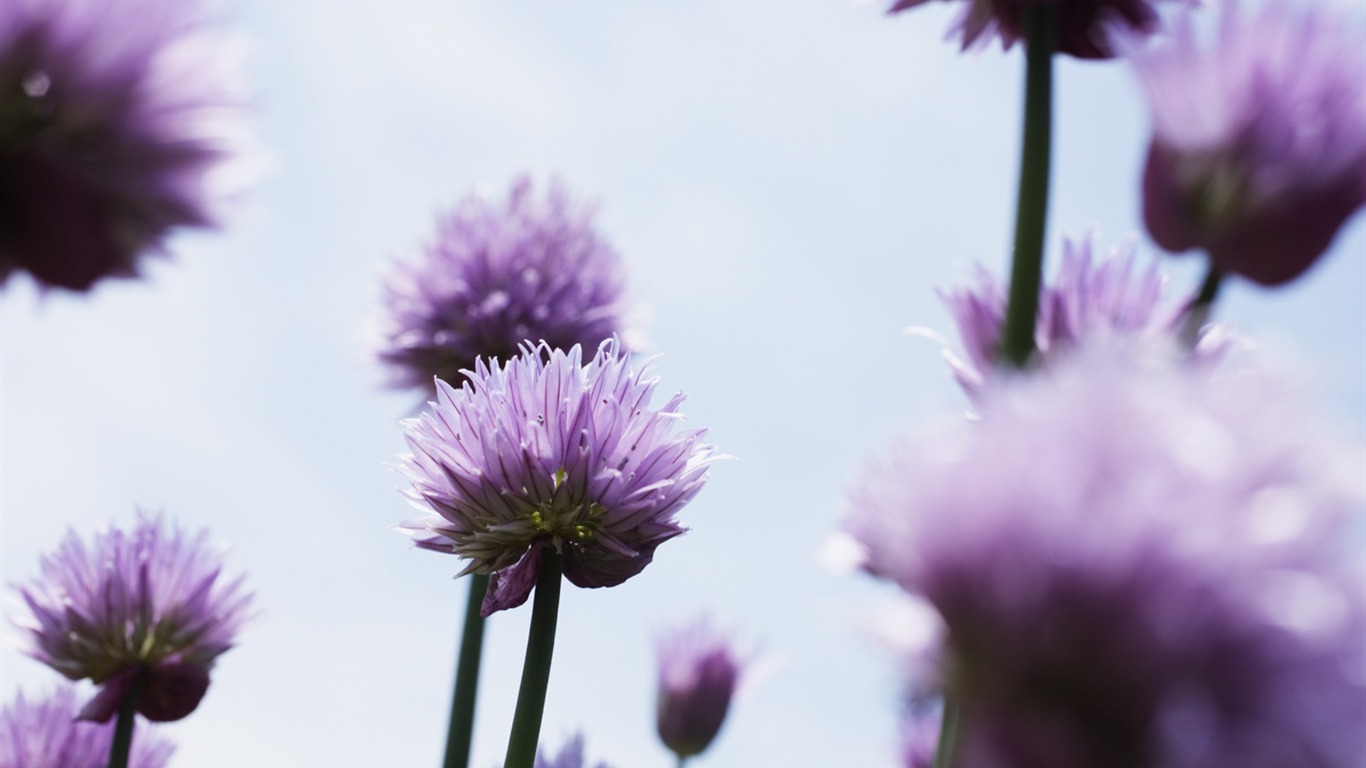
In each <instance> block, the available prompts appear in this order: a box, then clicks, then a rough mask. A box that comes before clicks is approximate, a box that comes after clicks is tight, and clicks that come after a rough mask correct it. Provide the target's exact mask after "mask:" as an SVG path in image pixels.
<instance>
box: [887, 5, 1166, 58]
mask: <svg viewBox="0 0 1366 768" xmlns="http://www.w3.org/2000/svg"><path fill="white" fill-rule="evenodd" d="M927 2H929V0H895V2H893V3H892V7H891V9H890V11H889V12H890V13H899V12H901V11H905V10H908V9H910V8H915V7H916V6H919V5H924V4H925V3H927ZM955 2H961V3H962V5H963V6H964V7H963V10H962V13H961V14H959V16H958V20H957V21H956V22H954V26H953V28H952V29H951V30H950V32H949V36H950V37H958V36H961V37H962V38H963V50H965V51H966V50H968V49H969V48H980V47H982V46H984V45H986V44H987V43H989V42H990V41H991V39H992V38H993V37H999V38H1000V39H1001V45H1002V47H1004V48H1007V49H1008V48H1010V47H1011V46H1012V45H1014V44H1015V43H1016V41H1020V40H1023V39H1024V36H1025V14H1026V12H1027V11H1028V10H1029V9H1030V8H1031V7H1034V6H1045V5H1051V6H1055V7H1056V8H1057V20H1058V32H1057V47H1056V50H1057V51H1058V52H1060V53H1066V54H1069V55H1071V56H1075V57H1076V58H1079V59H1109V58H1113V57H1114V56H1115V55H1116V52H1115V46H1114V44H1113V41H1112V39H1111V38H1112V37H1113V35H1114V32H1115V30H1117V29H1125V30H1129V31H1130V33H1131V34H1132V33H1147V32H1152V31H1154V30H1155V29H1156V28H1157V26H1158V16H1157V2H1156V0H955Z"/></svg>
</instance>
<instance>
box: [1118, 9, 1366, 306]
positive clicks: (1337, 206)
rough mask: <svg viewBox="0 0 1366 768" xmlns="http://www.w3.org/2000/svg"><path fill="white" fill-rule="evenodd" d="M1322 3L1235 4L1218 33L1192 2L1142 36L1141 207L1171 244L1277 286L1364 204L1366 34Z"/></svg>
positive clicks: (1158, 235)
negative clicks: (1207, 27)
mask: <svg viewBox="0 0 1366 768" xmlns="http://www.w3.org/2000/svg"><path fill="white" fill-rule="evenodd" d="M1313 5H1314V4H1313V3H1309V4H1306V7H1305V8H1303V9H1301V10H1293V9H1292V8H1291V6H1290V5H1289V4H1288V3H1286V2H1282V1H1281V0H1272V2H1269V3H1267V4H1265V5H1264V6H1262V7H1261V8H1260V10H1259V11H1257V12H1256V13H1255V15H1252V16H1250V17H1249V16H1248V15H1246V14H1242V13H1239V10H1238V4H1237V3H1227V4H1225V6H1224V8H1223V10H1222V11H1221V14H1222V15H1221V16H1220V17H1219V18H1218V21H1217V23H1218V29H1217V32H1216V35H1215V38H1214V40H1213V41H1212V42H1210V43H1208V44H1206V43H1205V42H1202V41H1201V39H1200V35H1199V34H1198V32H1197V30H1196V23H1195V21H1193V20H1192V18H1191V16H1190V15H1188V16H1186V17H1184V18H1182V19H1181V21H1180V23H1179V24H1178V25H1177V26H1176V29H1175V31H1174V34H1173V36H1172V37H1171V39H1169V40H1163V41H1161V42H1160V43H1158V44H1155V45H1153V46H1151V47H1150V48H1148V49H1143V48H1142V47H1141V46H1138V45H1135V46H1134V47H1135V49H1136V50H1135V51H1134V65H1135V68H1136V71H1137V73H1138V78H1139V81H1140V83H1141V84H1142V86H1143V88H1144V90H1145V91H1146V92H1147V97H1148V102H1149V106H1150V107H1151V110H1152V117H1153V139H1152V143H1151V145H1150V146H1149V149H1148V159H1147V164H1146V167H1145V169H1144V173H1143V216H1144V220H1145V222H1146V223H1147V227H1148V232H1149V233H1150V234H1151V235H1152V237H1153V239H1154V240H1155V241H1157V243H1158V245H1160V246H1162V247H1163V248H1165V249H1166V250H1168V251H1172V252H1181V251H1186V250H1190V249H1192V248H1200V249H1203V250H1205V251H1206V252H1207V253H1208V254H1209V258H1210V260H1211V261H1212V263H1213V265H1214V266H1215V267H1216V268H1218V269H1220V270H1222V271H1224V272H1229V273H1236V274H1240V275H1242V276H1244V277H1246V278H1248V279H1249V280H1252V281H1254V282H1257V283H1260V284H1262V285H1279V284H1281V283H1285V282H1288V281H1290V280H1293V279H1295V278H1296V277H1298V276H1299V275H1301V274H1302V273H1303V272H1304V271H1305V270H1307V269H1308V268H1309V267H1310V266H1311V265H1312V264H1313V263H1314V262H1315V261H1316V260H1317V259H1318V258H1319V256H1321V255H1322V254H1323V253H1324V251H1326V250H1327V249H1328V247H1329V245H1330V244H1331V243H1332V241H1333V239H1334V237H1335V236H1336V234H1337V231H1338V229H1339V228H1340V227H1341V226H1342V224H1343V223H1344V222H1345V221H1346V220H1347V219H1348V218H1349V217H1350V216H1351V215H1352V214H1353V213H1354V212H1355V211H1357V210H1358V209H1360V208H1361V206H1362V205H1363V203H1366V78H1363V76H1362V73H1363V72H1366V55H1363V48H1366V34H1362V31H1361V27H1360V25H1359V24H1353V23H1350V22H1349V21H1348V20H1347V19H1345V18H1343V17H1342V16H1341V14H1340V13H1335V12H1334V11H1333V10H1332V9H1330V8H1328V7H1327V4H1324V5H1323V6H1321V7H1317V8H1312V9H1311V7H1312V6H1313Z"/></svg>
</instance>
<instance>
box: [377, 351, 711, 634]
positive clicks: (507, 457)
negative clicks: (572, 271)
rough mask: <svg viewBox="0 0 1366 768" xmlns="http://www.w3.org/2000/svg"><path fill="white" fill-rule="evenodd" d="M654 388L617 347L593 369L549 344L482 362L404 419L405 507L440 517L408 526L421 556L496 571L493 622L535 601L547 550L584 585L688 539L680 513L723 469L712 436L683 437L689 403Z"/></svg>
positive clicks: (577, 354) (488, 606) (630, 571)
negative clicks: (661, 396)
mask: <svg viewBox="0 0 1366 768" xmlns="http://www.w3.org/2000/svg"><path fill="white" fill-rule="evenodd" d="M657 382H658V379H657V378H655V377H652V376H649V369H648V367H647V368H641V369H633V368H632V367H631V366H630V364H629V361H628V359H627V357H626V354H625V353H624V352H623V351H622V350H621V349H620V347H619V346H618V344H617V342H616V341H615V340H609V341H607V342H604V343H603V344H602V345H601V346H600V347H599V348H598V351H597V354H595V355H594V356H593V358H592V359H591V360H589V361H588V362H587V363H586V364H585V363H583V362H582V358H581V348H580V347H579V346H577V345H575V346H574V347H572V348H571V349H570V350H569V351H568V352H565V351H563V350H558V349H551V348H550V347H549V346H548V345H546V344H545V343H541V344H539V345H537V346H534V347H533V346H529V345H528V346H524V347H523V349H522V353H521V355H519V356H517V357H514V358H512V359H510V360H508V361H507V362H506V363H505V364H502V365H498V364H497V363H494V364H492V365H490V364H488V363H486V362H485V361H484V360H483V359H480V360H479V361H478V362H477V363H476V364H475V367H474V370H473V371H471V372H470V377H469V378H468V380H467V381H466V382H465V383H464V384H463V385H462V386H461V388H460V389H455V388H454V387H452V386H450V385H449V384H447V383H446V382H444V381H438V382H437V395H436V397H437V399H436V402H434V403H431V404H430V405H431V408H430V410H428V411H427V412H426V413H424V414H422V417H421V418H420V419H410V420H408V421H405V422H404V425H405V426H406V427H407V435H406V439H407V441H408V446H409V447H410V448H411V449H412V453H410V454H406V455H404V456H403V457H402V460H403V466H402V468H401V471H402V472H403V474H404V475H405V476H406V477H407V478H408V479H409V480H411V481H412V484H413V485H412V488H411V490H410V491H408V493H407V495H408V496H409V498H410V499H411V500H412V501H413V502H414V503H415V504H416V505H417V506H418V507H419V508H424V509H429V510H431V511H434V512H436V515H434V516H428V517H424V518H420V519H416V520H410V521H408V522H406V523H404V524H402V525H401V526H400V528H402V529H405V530H407V531H408V532H409V533H410V534H411V535H412V536H413V537H414V540H415V541H416V543H417V545H418V546H420V547H423V548H425V549H431V550H435V551H438V552H447V553H451V554H456V555H459V556H461V557H463V558H466V559H467V560H469V563H468V564H467V565H466V566H465V569H464V570H463V571H461V575H464V574H466V573H476V572H477V573H492V574H493V577H492V579H491V580H490V582H489V591H488V597H487V598H486V599H485V601H484V607H483V612H484V615H486V616H487V615H488V614H490V613H493V612H494V611H499V610H503V609H505V608H513V607H516V606H518V605H521V604H522V603H523V602H525V601H526V599H527V596H528V595H529V594H530V593H531V589H532V587H533V586H534V585H535V583H536V577H537V575H538V573H539V566H540V560H541V558H540V552H541V549H542V548H544V547H554V548H555V550H556V551H558V552H559V553H561V554H562V555H563V556H564V574H565V577H566V578H568V579H569V581H571V582H573V583H574V584H576V585H578V586H580V587H610V586H615V585H617V584H620V583H621V582H623V581H625V580H627V579H629V578H631V577H632V576H634V575H636V574H637V573H640V571H641V570H643V569H644V568H645V566H647V565H649V563H650V561H651V560H652V559H653V557H654V551H655V548H656V547H658V546H659V545H660V544H662V543H663V542H665V541H668V540H669V539H671V538H673V537H675V536H677V535H679V534H680V533H683V531H684V530H685V529H684V528H683V526H681V525H679V524H678V523H677V522H676V521H675V520H674V515H675V514H677V512H678V510H679V509H681V508H682V507H683V505H684V504H687V503H688V501H690V500H691V499H692V498H693V496H694V495H696V494H697V492H698V491H699V490H701V488H702V485H703V484H704V483H705V482H706V480H707V474H708V467H709V466H710V464H711V462H712V461H714V460H715V459H714V457H713V456H712V450H713V449H712V447H711V446H709V445H702V444H701V439H702V436H703V435H704V434H705V433H706V430H702V429H696V430H678V429H676V427H677V425H678V424H679V422H680V421H681V420H682V414H680V413H679V412H678V407H679V406H680V405H681V404H682V403H683V395H682V394H681V393H680V394H676V395H674V396H673V397H672V398H670V399H669V400H668V402H666V403H665V404H664V406H663V407H661V408H658V409H656V408H651V407H650V405H649V401H650V396H651V394H652V393H653V392H654V388H655V385H656V384H657Z"/></svg>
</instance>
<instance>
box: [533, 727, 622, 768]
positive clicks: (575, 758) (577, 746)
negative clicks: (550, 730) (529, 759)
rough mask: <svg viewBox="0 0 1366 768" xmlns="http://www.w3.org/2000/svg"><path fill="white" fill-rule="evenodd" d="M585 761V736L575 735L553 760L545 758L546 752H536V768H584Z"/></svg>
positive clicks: (602, 766) (603, 767) (601, 767)
mask: <svg viewBox="0 0 1366 768" xmlns="http://www.w3.org/2000/svg"><path fill="white" fill-rule="evenodd" d="M584 766H585V763H584V761H583V735H582V734H575V736H574V737H573V738H572V739H570V740H569V741H567V742H565V744H564V746H563V747H561V748H560V753H559V754H558V755H556V756H555V757H553V758H550V757H546V756H545V750H542V749H537V750H536V764H535V768H584ZM595 768H611V766H609V765H608V764H607V763H598V764H597V766H595Z"/></svg>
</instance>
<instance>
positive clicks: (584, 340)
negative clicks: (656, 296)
mask: <svg viewBox="0 0 1366 768" xmlns="http://www.w3.org/2000/svg"><path fill="white" fill-rule="evenodd" d="M593 213H594V212H593V209H592V208H591V207H589V206H583V205H578V204H575V203H574V202H573V201H571V200H570V198H569V196H568V195H567V194H566V193H565V191H564V190H563V189H562V188H560V187H559V186H558V185H556V186H552V187H551V188H550V192H549V194H548V195H547V196H546V197H545V199H543V200H542V199H540V198H538V197H536V196H535V195H533V194H532V188H531V181H530V180H529V179H527V178H526V177H522V178H519V179H518V180H517V181H516V183H515V184H513V187H512V191H511V193H510V194H509V195H508V197H507V200H506V201H505V202H502V203H496V202H492V201H489V200H485V199H483V198H481V197H478V196H477V195H471V196H469V197H467V198H465V200H464V202H462V203H461V204H460V206H459V207H457V208H456V209H455V210H454V211H452V212H451V213H449V214H447V215H446V216H444V217H443V218H442V219H441V221H440V228H439V230H438V232H437V236H436V238H435V240H434V241H433V242H432V243H431V244H430V245H429V246H427V248H426V250H425V252H424V253H423V255H422V257H421V258H420V259H419V260H417V261H413V262H407V263H399V264H396V265H395V267H394V272H393V274H392V276H391V277H390V279H389V280H388V282H387V284H386V291H385V304H386V308H385V312H384V315H383V317H382V319H381V323H382V326H383V329H382V332H383V336H384V343H383V345H382V346H381V348H380V350H379V352H378V354H379V359H380V360H381V361H382V362H383V363H384V364H385V365H386V366H387V367H388V369H389V372H390V378H391V381H392V383H393V384H394V385H395V386H400V387H421V388H425V389H427V390H429V391H434V390H433V387H432V379H433V377H435V378H439V379H442V380H444V381H447V382H451V383H453V384H459V383H460V381H461V380H462V379H463V378H464V377H463V375H462V373H461V372H462V371H465V370H469V369H472V368H473V367H474V361H475V360H476V359H477V358H481V357H483V358H496V359H498V360H503V361H506V360H509V359H511V358H514V357H516V356H517V355H518V354H519V353H520V345H521V344H523V343H525V342H530V343H533V344H534V343H536V342H538V341H545V342H546V343H547V344H548V345H549V346H550V347H551V348H552V349H568V348H570V347H572V346H574V345H575V344H581V345H583V346H585V347H589V348H592V347H596V346H597V345H598V344H600V343H601V342H602V341H603V340H605V339H607V338H610V337H612V336H614V335H620V334H623V333H625V332H626V329H625V328H624V327H623V326H624V325H625V318H624V315H625V313H626V310H627V302H626V298H625V295H624V287H623V286H624V282H625V281H624V268H623V266H622V263H621V259H620V258H619V257H618V256H617V253H616V251H615V250H613V249H612V247H611V246H610V245H609V244H608V243H607V242H606V241H605V240H603V238H602V237H601V236H600V235H599V234H598V233H597V231H596V230H594V228H593V226H592V220H593Z"/></svg>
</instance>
